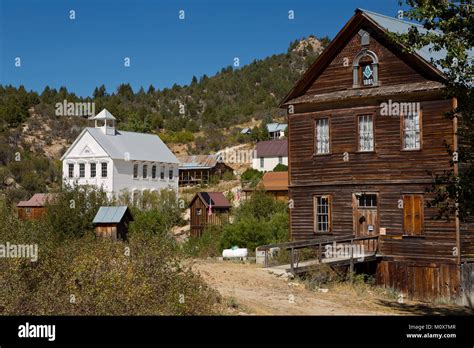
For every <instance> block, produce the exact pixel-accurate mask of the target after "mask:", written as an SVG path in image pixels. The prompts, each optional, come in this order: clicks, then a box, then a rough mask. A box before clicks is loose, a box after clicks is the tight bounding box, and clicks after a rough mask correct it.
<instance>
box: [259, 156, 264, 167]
mask: <svg viewBox="0 0 474 348" xmlns="http://www.w3.org/2000/svg"><path fill="white" fill-rule="evenodd" d="M264 166H265V158H264V157H260V168H263V167H264Z"/></svg>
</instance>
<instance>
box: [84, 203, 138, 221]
mask: <svg viewBox="0 0 474 348" xmlns="http://www.w3.org/2000/svg"><path fill="white" fill-rule="evenodd" d="M127 212H128V214H129V216H130V220H133V217H132V214H131V213H130V211H129V210H128V207H127V206H126V205H123V206H118V207H100V208H99V211H98V212H97V214H96V215H95V218H94V221H92V223H94V224H104V223H119V222H120V221H122V218H123V216H124V215H125V213H127Z"/></svg>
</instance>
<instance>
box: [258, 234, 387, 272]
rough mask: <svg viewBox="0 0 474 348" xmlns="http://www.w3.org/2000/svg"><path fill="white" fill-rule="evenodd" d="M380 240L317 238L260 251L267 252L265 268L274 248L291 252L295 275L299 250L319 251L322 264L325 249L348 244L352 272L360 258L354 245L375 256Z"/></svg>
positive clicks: (367, 238) (375, 237)
mask: <svg viewBox="0 0 474 348" xmlns="http://www.w3.org/2000/svg"><path fill="white" fill-rule="evenodd" d="M378 239H379V236H378V235H376V236H364V237H355V236H353V235H348V236H338V237H331V238H315V239H310V240H302V241H295V242H287V243H277V244H267V245H263V246H260V247H258V250H260V251H265V261H264V267H268V266H269V261H268V251H269V250H270V249H272V248H280V249H283V250H290V268H291V271H292V273H295V263H296V265H297V266H296V267H298V262H299V260H298V255H297V251H298V250H299V249H305V248H312V249H316V248H317V249H316V250H317V259H318V262H319V263H322V261H323V254H324V251H323V247H325V246H326V245H330V244H333V243H336V244H338V243H348V244H350V257H349V263H350V271H351V272H352V271H353V269H354V259H358V258H360V256H358V255H354V254H353V250H354V248H353V245H354V244H360V245H363V246H364V249H363V250H365V248H367V249H368V250H369V251H370V254H371V255H373V256H375V255H376V254H377V251H378Z"/></svg>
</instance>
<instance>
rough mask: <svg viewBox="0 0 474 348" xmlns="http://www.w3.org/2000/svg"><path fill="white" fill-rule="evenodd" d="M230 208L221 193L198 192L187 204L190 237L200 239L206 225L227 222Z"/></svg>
mask: <svg viewBox="0 0 474 348" xmlns="http://www.w3.org/2000/svg"><path fill="white" fill-rule="evenodd" d="M231 207H232V205H231V204H230V202H229V201H228V200H227V198H226V197H225V196H224V194H223V193H222V192H198V193H197V194H196V195H195V196H194V198H193V199H192V200H191V203H190V204H189V208H190V212H191V226H190V227H191V236H192V237H200V236H201V235H202V231H203V229H204V228H205V226H206V225H222V224H223V223H224V222H228V221H229V211H230V208H231Z"/></svg>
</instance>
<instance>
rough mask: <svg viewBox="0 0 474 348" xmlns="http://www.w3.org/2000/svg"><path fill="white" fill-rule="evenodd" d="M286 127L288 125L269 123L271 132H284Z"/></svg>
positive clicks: (268, 126)
mask: <svg viewBox="0 0 474 348" xmlns="http://www.w3.org/2000/svg"><path fill="white" fill-rule="evenodd" d="M286 126H287V124H286V123H267V130H268V131H269V132H278V131H284V130H285V129H286Z"/></svg>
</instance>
